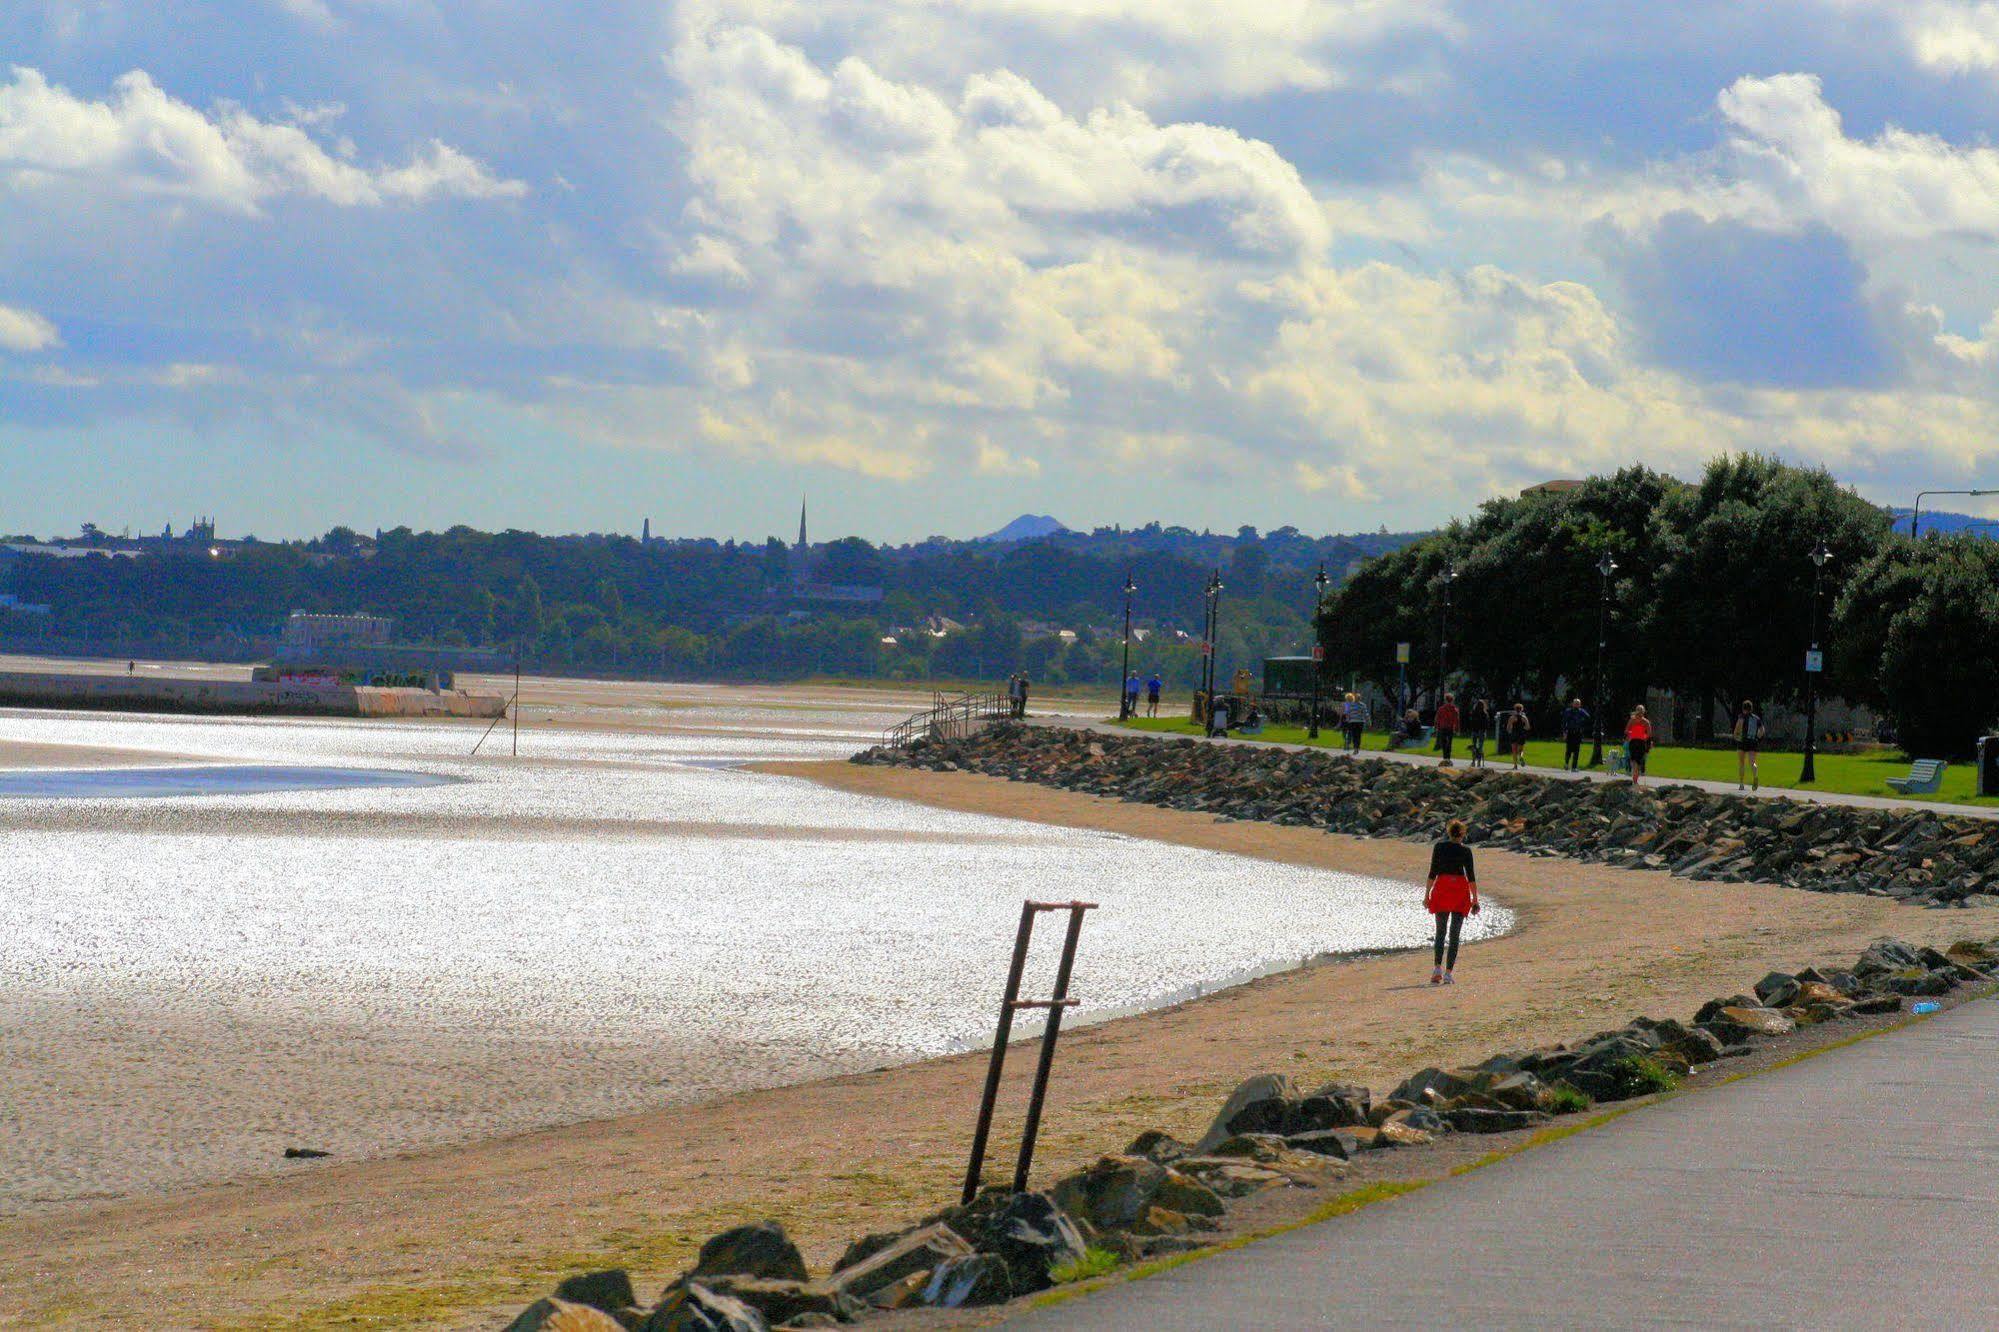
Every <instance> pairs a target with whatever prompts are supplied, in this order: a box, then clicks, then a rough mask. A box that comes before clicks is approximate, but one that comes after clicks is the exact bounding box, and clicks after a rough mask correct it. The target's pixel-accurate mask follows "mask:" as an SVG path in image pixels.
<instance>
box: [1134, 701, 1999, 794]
mask: <svg viewBox="0 0 1999 1332" xmlns="http://www.w3.org/2000/svg"><path fill="white" fill-rule="evenodd" d="M1125 725H1126V726H1128V727H1130V728H1131V729H1132V730H1135V731H1151V732H1155V733H1160V734H1166V735H1193V736H1198V735H1200V734H1201V728H1200V727H1199V726H1198V725H1196V724H1195V723H1193V722H1191V721H1188V720H1187V719H1186V718H1184V717H1160V718H1158V719H1157V720H1148V719H1146V718H1143V717H1138V718H1134V719H1132V720H1131V721H1128V722H1126V723H1125ZM1251 738H1252V739H1258V740H1270V741H1278V742H1280V743H1284V744H1293V745H1303V744H1317V745H1321V746H1324V747H1326V748H1330V749H1338V748H1340V745H1341V739H1340V733H1339V732H1338V731H1337V730H1335V729H1333V728H1332V727H1330V726H1327V727H1322V728H1321V729H1320V732H1319V738H1318V739H1317V740H1316V741H1314V740H1310V739H1308V738H1307V737H1306V735H1305V728H1304V727H1302V726H1274V725H1273V726H1266V727H1264V729H1263V734H1262V735H1260V736H1254V737H1251ZM1361 743H1362V747H1363V748H1366V749H1370V750H1384V749H1387V748H1388V737H1387V736H1386V735H1381V734H1369V735H1367V736H1364V737H1363V738H1362V742H1361ZM1610 748H1611V746H1609V745H1606V746H1605V756H1606V759H1607V758H1608V752H1609V749H1610ZM1415 752H1419V753H1424V754H1429V753H1433V752H1434V751H1432V750H1428V749H1424V750H1420V751H1415ZM1465 752H1466V751H1465V742H1464V741H1463V740H1462V739H1460V740H1459V741H1458V747H1457V758H1458V762H1459V763H1460V764H1462V763H1463V762H1464V761H1465ZM1486 755H1487V757H1486V762H1487V763H1488V764H1490V765H1491V766H1493V767H1501V766H1504V765H1505V764H1506V763H1508V762H1510V761H1511V760H1507V759H1501V758H1499V757H1498V747H1497V746H1496V745H1488V746H1487V747H1486ZM1583 758H1584V759H1585V761H1587V759H1588V758H1589V748H1588V746H1584V748H1583ZM1804 762H1805V756H1804V755H1803V754H1801V753H1789V752H1776V753H1766V754H1764V755H1763V764H1762V767H1763V785H1764V786H1765V787H1774V788H1777V789H1791V788H1795V787H1796V786H1797V785H1798V772H1799V769H1801V768H1802V767H1803V766H1804ZM1527 763H1528V766H1529V767H1535V768H1560V767H1561V766H1562V742H1561V741H1559V740H1530V741H1528V742H1527ZM1646 773H1647V775H1648V776H1652V777H1664V778H1674V777H1684V778H1689V779H1693V780H1700V781H1712V782H1733V781H1734V780H1735V751H1734V750H1732V749H1731V750H1723V749H1686V748H1676V747H1673V746H1662V747H1657V748H1654V749H1653V751H1652V761H1651V762H1650V763H1649V764H1647V765H1646ZM1908 775H1909V761H1908V760H1907V759H1905V758H1902V757H1900V756H1898V755H1894V754H1820V755H1819V756H1818V780H1817V781H1816V782H1814V783H1813V784H1812V789H1813V790H1818V791H1838V792H1843V793H1845V794H1849V795H1874V796H1893V795H1894V794H1895V793H1894V792H1893V791H1891V790H1889V789H1888V778H1890V777H1906V776H1908ZM1977 789H1978V782H1977V774H1976V773H1975V772H1973V771H1972V765H1971V764H1969V763H1954V764H1952V765H1951V766H1950V768H1949V769H1948V770H1946V771H1945V773H1944V775H1943V790H1941V791H1939V792H1938V793H1937V794H1936V795H1933V796H1913V797H1910V798H1911V799H1916V800H1925V801H1930V802H1933V803H1938V804H1950V805H1999V797H1993V796H1984V797H1981V796H1978V795H1975V794H1974V792H1975V791H1976V790H1977Z"/></svg>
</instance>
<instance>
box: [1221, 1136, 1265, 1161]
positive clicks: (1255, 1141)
mask: <svg viewBox="0 0 1999 1332" xmlns="http://www.w3.org/2000/svg"><path fill="white" fill-rule="evenodd" d="M1206 1154H1207V1155H1209V1156H1240V1157H1244V1158H1246V1159H1248V1160H1251V1161H1277V1160H1281V1159H1282V1158H1283V1156H1284V1139H1283V1138H1281V1137H1279V1136H1278V1135H1277V1134H1275V1133H1239V1134H1237V1135H1236V1136H1235V1137H1233V1138H1225V1139H1223V1140H1222V1141H1221V1142H1220V1143H1218V1144H1216V1146H1215V1149H1214V1150H1213V1151H1212V1152H1208V1153H1206Z"/></svg>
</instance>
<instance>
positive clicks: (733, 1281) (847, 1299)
mask: <svg viewBox="0 0 1999 1332" xmlns="http://www.w3.org/2000/svg"><path fill="white" fill-rule="evenodd" d="M701 1285H702V1286H703V1287H704V1288H706V1289H707V1290H708V1291H709V1292H710V1293H711V1294H715V1295H719V1296H723V1297H725V1298H728V1299H734V1300H740V1301H741V1302H742V1303H744V1304H746V1305H748V1306H749V1307H750V1308H752V1309H755V1310H756V1311H757V1312H758V1313H760V1314H762V1315H763V1317H764V1321H765V1322H768V1323H772V1324H777V1323H790V1322H795V1321H797V1320H798V1319H799V1318H801V1317H803V1316H804V1315H806V1314H824V1315H826V1316H827V1317H828V1318H836V1319H841V1320H843V1321H845V1320H851V1319H854V1318H857V1317H859V1316H860V1315H861V1314H862V1313H863V1312H865V1309H864V1306H863V1305H862V1304H861V1302H860V1301H859V1300H857V1299H855V1298H854V1297H853V1296H851V1295H849V1294H847V1293H845V1292H844V1291H841V1290H838V1289H835V1288H833V1287H831V1286H827V1285H822V1284H819V1283H816V1282H809V1281H773V1280H771V1279H769V1278H768V1277H747V1276H728V1275H724V1276H715V1277H707V1278H704V1279H703V1280H702V1282H701Z"/></svg>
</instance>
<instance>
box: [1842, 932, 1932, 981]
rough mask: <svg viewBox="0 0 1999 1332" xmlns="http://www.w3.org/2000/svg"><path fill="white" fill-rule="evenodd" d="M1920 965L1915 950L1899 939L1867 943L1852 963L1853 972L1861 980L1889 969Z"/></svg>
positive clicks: (1902, 969) (1889, 970) (1904, 969)
mask: <svg viewBox="0 0 1999 1332" xmlns="http://www.w3.org/2000/svg"><path fill="white" fill-rule="evenodd" d="M1921 965H1922V959H1921V958H1919V957H1917V956H1916V950H1915V949H1913V948H1911V947H1909V945H1907V944H1905V943H1903V942H1902V941H1901V940H1899V939H1879V940H1876V941H1875V942H1874V943H1871V944H1869V945H1867V947H1866V949H1865V950H1864V951H1863V952H1862V953H1861V954H1860V957H1859V959H1858V960H1857V961H1856V962H1854V964H1853V974H1854V975H1856V976H1858V977H1860V978H1861V979H1862V980H1868V979H1870V978H1872V977H1875V976H1879V975H1882V974H1883V973H1886V972H1891V971H1906V970H1908V969H1909V968H1911V967H1918V966H1921Z"/></svg>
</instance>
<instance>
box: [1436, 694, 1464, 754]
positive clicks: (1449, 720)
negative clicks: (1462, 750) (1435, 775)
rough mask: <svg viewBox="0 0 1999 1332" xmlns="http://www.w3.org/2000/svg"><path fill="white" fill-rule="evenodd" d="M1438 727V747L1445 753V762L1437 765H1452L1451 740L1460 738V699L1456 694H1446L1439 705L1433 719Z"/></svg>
mask: <svg viewBox="0 0 1999 1332" xmlns="http://www.w3.org/2000/svg"><path fill="white" fill-rule="evenodd" d="M1431 720H1432V722H1433V724H1434V725H1435V726H1436V728H1437V748H1438V750H1440V751H1441V752H1442V753H1443V756H1444V758H1443V762H1441V763H1439V764H1438V765H1437V766H1438V767H1440V768H1448V767H1450V766H1451V742H1452V741H1453V740H1456V739H1457V738H1458V700H1457V698H1456V696H1455V695H1452V694H1445V695H1444V701H1443V702H1442V703H1440V704H1438V705H1437V715H1436V716H1435V717H1434V718H1432V719H1431Z"/></svg>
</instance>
